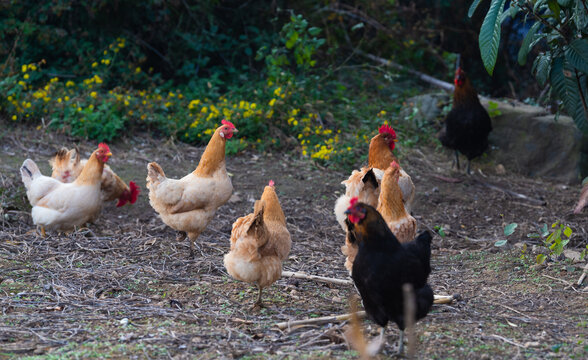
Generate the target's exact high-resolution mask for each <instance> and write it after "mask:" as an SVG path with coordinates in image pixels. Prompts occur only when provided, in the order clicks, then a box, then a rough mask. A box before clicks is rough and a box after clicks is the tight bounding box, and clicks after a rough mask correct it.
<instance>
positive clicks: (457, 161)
mask: <svg viewBox="0 0 588 360" xmlns="http://www.w3.org/2000/svg"><path fill="white" fill-rule="evenodd" d="M455 165H456V167H457V170H459V152H458V151H457V150H455Z"/></svg>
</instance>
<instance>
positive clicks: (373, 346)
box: [366, 326, 386, 357]
mask: <svg viewBox="0 0 588 360" xmlns="http://www.w3.org/2000/svg"><path fill="white" fill-rule="evenodd" d="M385 331H386V328H385V327H384V326H382V328H380V335H379V336H378V337H377V338H376V339H374V340H373V341H370V343H369V344H367V347H366V352H367V354H368V355H369V356H370V357H373V356H376V355H378V353H379V352H380V351H381V350H382V348H383V347H384V345H385V344H386V338H385V337H384V332H385Z"/></svg>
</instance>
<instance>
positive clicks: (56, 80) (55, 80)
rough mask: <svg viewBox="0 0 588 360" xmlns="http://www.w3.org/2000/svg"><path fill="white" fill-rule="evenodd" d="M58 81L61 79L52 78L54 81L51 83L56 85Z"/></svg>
mask: <svg viewBox="0 0 588 360" xmlns="http://www.w3.org/2000/svg"><path fill="white" fill-rule="evenodd" d="M58 81H59V78H57V77H54V78H52V79H51V81H50V82H51V83H52V84H53V83H56V82H58Z"/></svg>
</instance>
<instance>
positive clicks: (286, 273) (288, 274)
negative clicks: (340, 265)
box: [282, 271, 353, 285]
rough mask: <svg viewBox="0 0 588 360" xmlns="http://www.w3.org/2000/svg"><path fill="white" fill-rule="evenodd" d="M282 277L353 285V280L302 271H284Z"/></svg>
mask: <svg viewBox="0 0 588 360" xmlns="http://www.w3.org/2000/svg"><path fill="white" fill-rule="evenodd" d="M282 277H292V278H296V279H305V280H316V281H320V282H326V283H331V284H337V285H353V281H352V280H343V279H334V278H328V277H324V276H317V275H308V274H305V273H301V272H293V271H282Z"/></svg>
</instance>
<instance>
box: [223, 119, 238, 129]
mask: <svg viewBox="0 0 588 360" xmlns="http://www.w3.org/2000/svg"><path fill="white" fill-rule="evenodd" d="M221 124H223V125H229V126H230V127H232V128H233V129H235V125H233V123H232V122H230V121H227V120H225V119H223V120H222V121H221Z"/></svg>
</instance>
